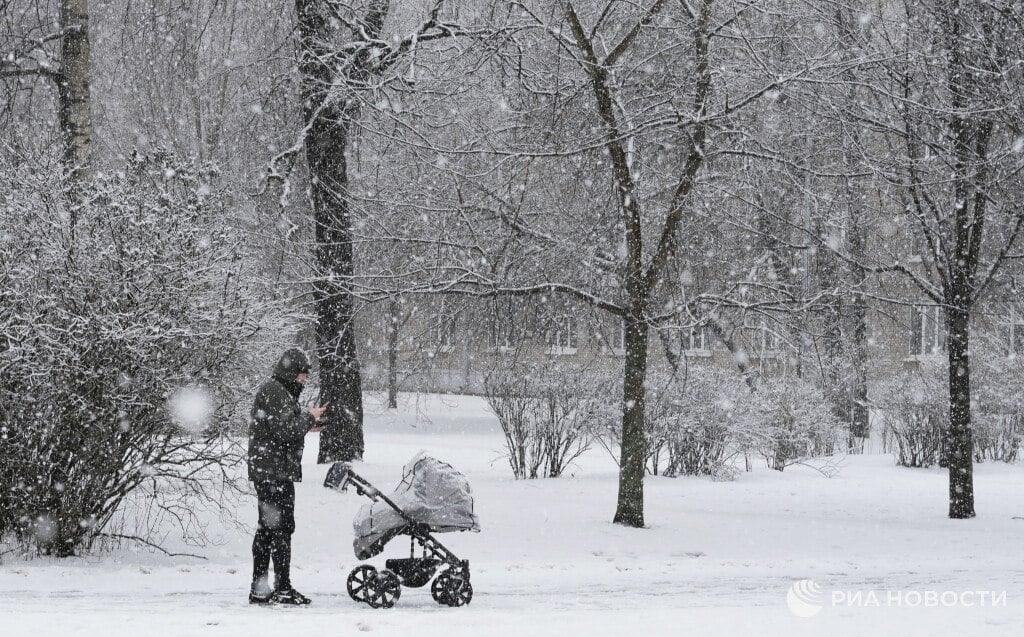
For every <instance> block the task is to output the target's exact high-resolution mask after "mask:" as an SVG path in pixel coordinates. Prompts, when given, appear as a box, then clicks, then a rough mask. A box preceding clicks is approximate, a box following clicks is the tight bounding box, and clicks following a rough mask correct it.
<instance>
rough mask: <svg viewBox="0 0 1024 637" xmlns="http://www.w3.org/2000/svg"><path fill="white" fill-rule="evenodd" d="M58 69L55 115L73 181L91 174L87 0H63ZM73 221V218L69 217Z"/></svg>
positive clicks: (86, 177) (68, 171)
mask: <svg viewBox="0 0 1024 637" xmlns="http://www.w3.org/2000/svg"><path fill="white" fill-rule="evenodd" d="M60 27H61V29H62V31H63V34H64V37H63V38H61V70H60V74H59V76H58V77H57V78H56V81H57V96H58V97H57V116H58V122H59V125H60V132H61V138H62V139H63V143H64V149H63V150H64V152H63V155H64V165H65V170H66V171H67V173H68V175H69V176H70V177H71V180H72V182H73V183H81V182H83V181H85V180H87V179H89V178H90V176H91V175H92V167H91V166H92V109H91V106H90V104H91V100H90V93H89V49H90V47H89V2H88V0H62V1H61V5H60ZM72 222H74V218H72Z"/></svg>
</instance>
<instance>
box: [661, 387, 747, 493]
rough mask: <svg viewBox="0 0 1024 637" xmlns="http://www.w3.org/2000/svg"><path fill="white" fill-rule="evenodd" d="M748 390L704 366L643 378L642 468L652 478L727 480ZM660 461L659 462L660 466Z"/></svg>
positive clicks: (740, 437) (738, 436)
mask: <svg viewBox="0 0 1024 637" xmlns="http://www.w3.org/2000/svg"><path fill="white" fill-rule="evenodd" d="M749 393H750V391H749V389H748V388H747V386H746V385H745V384H744V383H743V381H742V379H741V378H740V376H739V375H738V374H736V373H735V372H731V371H727V370H718V369H714V368H710V367H705V368H699V369H692V370H690V372H689V373H688V374H686V375H685V376H680V375H678V374H677V375H674V376H668V377H664V376H659V375H651V376H650V377H649V378H648V392H647V400H648V408H647V420H648V445H649V447H648V450H649V453H648V468H649V470H650V471H651V473H653V474H654V475H657V474H658V473H659V472H661V473H662V474H663V475H666V476H676V475H705V476H719V477H722V476H729V475H730V469H731V467H732V464H731V462H730V460H731V459H732V458H733V457H734V456H735V455H736V454H737V453H739V452H740V448H739V446H738V444H737V443H738V441H739V440H740V439H742V435H741V433H742V432H741V429H740V428H741V427H742V426H743V425H744V421H743V419H742V418H741V417H740V416H741V413H742V406H743V405H744V404H745V403H746V401H747V400H748V399H749ZM663 462H664V464H663Z"/></svg>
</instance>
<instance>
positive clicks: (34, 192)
mask: <svg viewBox="0 0 1024 637" xmlns="http://www.w3.org/2000/svg"><path fill="white" fill-rule="evenodd" d="M215 183H216V174H215V173H214V172H212V171H211V172H205V173H203V174H198V173H196V172H195V171H193V170H191V169H189V168H188V167H186V166H182V165H178V164H176V163H175V162H174V161H173V160H172V159H171V158H170V157H166V156H151V157H141V156H136V157H134V158H133V159H132V162H131V165H130V166H129V167H128V169H127V171H126V172H124V173H120V174H113V175H106V176H98V177H97V178H96V179H95V181H94V183H92V184H90V185H89V186H87V187H84V188H83V189H82V190H81V191H80V193H81V199H80V204H78V205H73V204H72V203H71V202H70V201H69V198H68V197H66V196H65V194H64V191H63V189H62V188H61V185H60V178H59V175H57V174H56V172H54V173H48V172H45V171H38V170H28V169H22V168H15V167H0V216H2V217H3V218H4V219H5V223H4V228H3V231H2V233H0V264H2V265H0V493H2V494H3V503H2V506H0V511H2V513H0V537H2V536H8V537H9V536H10V535H12V534H13V536H15V537H17V538H18V539H20V540H21V541H23V542H24V543H25V545H26V546H32V545H35V546H37V547H38V548H39V549H41V550H43V551H45V552H47V553H51V554H55V555H60V556H64V555H71V554H73V553H74V552H75V551H76V550H78V549H79V548H80V547H82V546H83V545H88V544H89V542H91V540H92V539H93V538H95V537H96V536H97V535H98V534H99V533H101V532H102V531H103V530H104V527H105V526H106V525H107V524H108V523H109V522H110V520H111V519H112V518H113V517H114V515H115V513H116V512H117V511H118V507H119V505H120V504H121V503H122V502H123V501H124V500H125V498H126V497H127V496H128V495H129V494H132V493H133V492H135V491H136V490H138V489H139V488H140V487H143V486H145V487H147V488H148V489H149V492H150V493H151V494H152V495H153V499H152V500H150V502H151V503H152V504H153V506H156V507H157V508H158V509H159V511H162V512H163V513H164V514H165V515H170V516H172V518H173V519H175V520H176V521H177V522H178V523H179V524H181V525H182V527H183V528H186V529H188V528H189V527H190V523H191V522H190V519H191V517H190V516H191V515H192V510H193V507H194V506H195V505H196V504H195V503H196V498H199V499H200V500H203V501H205V502H207V503H210V502H213V503H217V504H218V505H219V504H223V503H225V501H224V500H221V496H222V495H223V494H224V489H225V488H228V489H230V488H232V487H233V486H234V484H233V480H235V479H236V478H235V477H234V475H235V473H234V472H232V471H229V467H230V465H232V464H233V463H237V462H239V461H240V460H241V458H242V456H241V454H240V450H239V448H238V446H237V445H236V444H233V443H232V442H231V440H230V439H227V438H224V437H222V436H221V435H220V433H221V432H222V431H223V430H224V429H225V427H226V426H227V423H228V422H229V421H230V419H231V417H232V415H233V411H232V410H233V408H234V406H235V405H237V404H238V403H239V401H240V399H241V397H242V396H241V394H240V391H241V390H242V389H245V385H246V384H248V383H246V382H245V378H244V375H243V374H242V372H241V371H240V370H242V369H245V368H249V367H251V364H250V363H249V362H248V361H245V360H244V358H245V352H246V348H247V347H248V344H247V341H250V340H252V336H253V335H254V334H255V333H256V332H257V331H258V329H259V327H260V323H259V322H258V321H257V319H256V318H255V317H256V316H257V315H261V314H262V313H258V312H254V311H253V310H254V309H255V308H253V307H252V306H251V303H250V300H249V299H248V298H247V297H246V296H245V295H246V292H245V289H244V286H243V281H242V280H241V274H242V273H241V266H240V264H241V263H242V262H243V259H241V255H240V254H239V249H240V248H239V242H238V241H237V238H236V237H233V236H232V234H231V233H232V229H231V228H230V226H229V215H228V212H229V211H228V209H227V205H228V200H227V198H226V197H225V196H222V195H219V194H218V193H217V191H216V185H215ZM183 387H189V388H191V389H188V390H187V392H186V393H187V394H188V395H190V396H191V397H192V399H191V400H185V401H184V402H183V401H182V400H181V399H180V398H181V397H180V396H178V398H179V400H177V401H176V402H173V403H171V404H170V405H169V402H168V401H169V399H170V398H171V397H172V396H174V395H175V392H176V391H178V390H180V389H181V388H183ZM199 396H202V397H204V398H203V399H202V400H203V401H204V404H202V405H195V404H194V403H195V402H196V400H198V398H197V397H199ZM190 405H191V406H190ZM176 416H177V417H176ZM159 511H158V513H159ZM190 533H192V534H193V537H194V529H190Z"/></svg>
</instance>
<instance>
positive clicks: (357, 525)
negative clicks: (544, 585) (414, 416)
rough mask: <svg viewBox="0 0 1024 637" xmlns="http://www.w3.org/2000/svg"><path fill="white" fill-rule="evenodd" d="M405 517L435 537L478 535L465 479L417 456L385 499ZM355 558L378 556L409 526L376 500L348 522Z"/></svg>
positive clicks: (445, 466)
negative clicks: (352, 531)
mask: <svg viewBox="0 0 1024 637" xmlns="http://www.w3.org/2000/svg"><path fill="white" fill-rule="evenodd" d="M388 497H390V499H391V500H392V501H393V502H394V503H395V504H396V505H397V506H398V508H400V509H402V511H404V512H405V514H406V515H407V516H409V517H410V518H412V519H413V520H415V521H416V522H419V523H422V524H424V525H426V526H427V527H429V529H430V530H431V531H433V532H436V533H446V532H449V531H479V530H480V521H479V520H478V519H477V517H476V514H475V513H474V512H473V490H472V489H471V488H470V486H469V482H468V481H467V480H466V476H464V475H462V474H461V473H459V472H458V471H456V470H455V468H454V467H452V466H451V465H450V464H448V463H446V462H441V461H440V460H438V459H436V458H433V457H431V456H428V455H427V454H426V453H425V452H422V451H421V452H420V453H418V454H416V456H414V457H413V459H412V460H410V461H409V462H408V463H406V465H405V468H404V469H402V481H401V482H400V483H399V484H398V486H397V487H396V488H395V491H394V492H393V493H392V494H391V495H390V496H388ZM352 526H353V528H354V529H355V540H354V541H353V543H352V544H353V548H354V549H355V554H356V557H357V558H359V559H361V560H365V559H369V558H371V557H373V556H374V555H377V554H379V553H380V552H381V551H383V550H384V546H385V545H386V544H387V543H388V542H389V541H390V540H391V539H392V538H393V537H395V536H396V535H401V534H402V533H404V532H405V531H406V530H407V529H408V528H409V522H408V521H406V520H405V519H403V518H402V516H401V515H399V514H398V512H397V511H395V510H394V509H392V508H391V507H390V506H389V505H388V503H387V502H384V501H383V500H378V501H376V502H374V503H372V504H366V505H363V507H362V508H361V509H359V513H358V514H356V517H355V520H353V522H352Z"/></svg>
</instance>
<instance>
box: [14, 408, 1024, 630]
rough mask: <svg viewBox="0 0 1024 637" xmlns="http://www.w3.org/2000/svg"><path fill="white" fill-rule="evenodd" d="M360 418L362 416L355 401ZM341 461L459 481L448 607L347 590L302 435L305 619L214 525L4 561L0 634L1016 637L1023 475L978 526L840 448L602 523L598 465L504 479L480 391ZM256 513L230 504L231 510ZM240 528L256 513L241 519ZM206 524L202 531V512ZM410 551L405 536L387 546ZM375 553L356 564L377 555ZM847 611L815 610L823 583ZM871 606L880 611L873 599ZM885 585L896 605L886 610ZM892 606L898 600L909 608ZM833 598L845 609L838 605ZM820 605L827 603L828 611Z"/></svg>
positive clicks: (298, 548) (340, 531) (606, 470)
mask: <svg viewBox="0 0 1024 637" xmlns="http://www.w3.org/2000/svg"><path fill="white" fill-rule="evenodd" d="M371 411H373V410H371ZM367 440H368V453H367V459H366V462H365V463H363V464H362V466H360V467H359V471H360V472H361V473H362V474H363V475H364V476H365V477H366V478H368V479H370V480H371V481H372V482H374V483H375V484H378V485H379V486H383V487H385V488H390V487H391V486H392V485H393V484H394V483H395V482H397V480H398V477H399V473H400V467H401V465H402V464H403V463H404V462H405V461H406V460H407V459H408V458H410V457H411V456H412V455H413V454H414V453H415V452H417V451H419V450H420V449H427V450H428V451H430V452H432V453H433V454H435V455H437V456H438V457H441V458H442V459H444V460H447V461H449V462H451V463H452V464H454V465H455V466H456V467H458V468H459V469H460V470H462V471H464V472H465V473H466V474H467V476H468V477H469V479H470V481H471V483H472V485H473V487H474V490H475V492H476V499H477V510H478V513H479V515H480V519H481V522H482V525H483V532H482V533H479V534H449V535H443V536H440V539H441V540H442V541H443V542H445V543H446V544H447V545H448V546H449V547H450V548H451V549H452V550H454V551H455V552H456V553H457V554H459V555H460V556H461V557H465V558H468V559H469V560H470V561H471V565H472V570H473V584H474V588H475V596H474V599H473V603H472V604H471V605H470V606H468V607H465V608H460V609H449V608H442V607H439V606H438V605H436V604H435V603H434V602H433V600H431V598H430V594H429V592H428V591H427V590H425V589H405V590H403V595H402V598H401V599H400V600H399V602H398V605H397V606H396V607H395V608H393V609H390V610H373V609H370V608H368V607H365V606H360V605H356V604H355V603H353V602H352V601H351V600H349V599H348V597H347V595H345V593H344V581H345V577H346V575H347V573H348V571H349V570H350V569H351V568H352V567H353V566H354V565H355V564H356V563H357V561H356V560H355V559H354V557H353V555H352V551H351V519H352V516H353V515H354V513H355V511H356V510H357V509H358V508H359V506H361V505H362V504H363V503H364V502H365V500H364V499H362V498H359V497H358V496H356V495H355V494H354V493H349V494H338V493H334V492H332V491H328V490H326V489H323V488H322V487H321V486H320V484H321V482H322V479H323V475H324V473H325V471H326V467H319V466H317V465H315V464H314V463H313V460H314V454H315V448H316V447H315V440H314V439H313V438H312V437H311V438H310V440H309V441H308V442H307V454H308V455H307V461H308V462H307V463H306V466H305V469H304V470H305V472H306V476H305V481H304V482H303V483H301V484H300V485H298V489H297V492H298V513H297V517H298V530H297V532H296V536H295V546H294V562H295V567H294V573H293V580H294V581H295V583H296V586H297V587H298V588H299V589H300V590H302V591H303V592H305V593H307V594H309V595H310V596H311V597H313V598H314V604H313V606H311V607H309V608H304V609H284V608H273V609H266V608H254V607H250V606H248V604H247V603H246V601H245V594H246V589H247V584H248V578H249V568H250V565H249V549H248V543H249V538H248V537H247V536H246V535H244V534H242V533H238V532H237V531H235V530H233V529H230V528H223V529H217V528H216V526H214V527H211V528H212V529H213V530H214V533H213V534H214V535H215V536H218V537H219V538H220V542H219V544H218V545H217V546H215V547H211V548H207V549H202V550H201V552H203V553H204V554H205V555H207V556H208V558H209V559H208V560H207V561H202V560H196V559H192V558H167V557H163V556H161V555H158V554H153V553H151V552H148V551H145V550H138V551H136V550H130V549H124V550H122V551H119V552H117V553H115V554H113V555H109V554H108V555H101V556H98V557H92V558H80V559H74V560H64V561H50V560H43V559H37V560H31V561H11V560H8V561H6V562H5V563H3V565H2V566H0V634H4V635H6V634H10V635H31V636H33V637H35V636H42V635H122V634H124V635H128V634H131V635H138V634H146V635H247V636H256V635H290V634H295V635H299V634H351V633H353V632H360V631H365V632H371V633H376V634H381V635H399V634H417V635H444V636H445V637H454V636H456V635H474V636H479V635H582V634H588V635H613V634H614V635H629V634H634V633H636V634H639V633H643V634H645V635H652V636H658V635H687V634H701V633H705V634H758V635H775V634H787V635H792V634H796V635H802V634H807V635H823V634H825V635H830V636H834V635H864V634H870V633H876V634H879V635H892V634H898V635H946V634H950V635H952V634H959V635H972V636H973V635H982V634H1006V635H1019V634H1021V632H1022V631H1024V546H1022V542H1021V539H1022V537H1024V520H1016V519H1014V516H1018V515H1024V489H1022V486H1024V469H1022V468H1021V467H1012V466H995V465H981V466H979V467H978V476H977V487H978V488H977V491H978V510H979V514H980V515H979V517H978V518H977V519H975V520H970V521H959V522H954V521H951V520H948V519H946V518H945V517H944V511H945V504H944V489H945V476H944V475H943V473H942V472H941V471H940V470H935V471H932V470H914V471H911V470H905V469H899V468H897V467H894V466H893V464H892V461H891V459H890V458H889V457H887V456H865V457H857V458H849V459H847V460H846V461H845V463H844V467H843V469H842V472H841V473H840V474H839V475H838V476H837V477H835V478H831V479H826V478H824V477H822V476H820V475H819V474H817V473H815V472H813V471H810V470H807V469H802V468H799V467H794V468H791V469H788V470H787V471H786V472H785V473H784V474H778V473H776V472H771V471H767V470H764V469H761V468H758V470H756V471H754V472H753V473H749V474H743V475H741V476H740V477H739V478H738V479H737V480H736V481H734V482H712V481H709V480H701V479H675V480H673V479H665V478H650V479H649V480H648V482H647V518H648V522H649V525H650V526H649V528H647V529H642V530H634V529H625V528H622V527H618V526H615V525H612V524H610V522H609V519H610V517H611V514H612V511H613V507H614V497H615V485H616V481H615V466H614V463H612V462H611V460H610V458H609V457H608V456H607V454H605V453H604V452H602V451H594V452H593V453H591V454H588V455H587V456H586V457H585V458H583V459H581V461H580V462H579V463H578V466H576V467H574V469H573V472H572V473H573V475H570V476H566V477H564V478H562V479H559V480H541V481H525V482H516V481H514V480H511V478H510V472H509V471H508V469H507V467H506V466H505V465H504V463H503V461H502V460H501V459H500V457H499V456H500V448H501V439H500V435H499V434H497V432H496V426H495V423H494V422H493V418H491V417H490V416H489V415H487V414H486V412H485V410H484V409H483V408H482V402H481V401H480V400H479V399H473V398H462V399H444V400H441V399H436V398H435V399H432V400H428V401H423V402H421V403H419V404H418V405H415V404H410V405H406V406H405V408H403V409H402V410H400V411H399V412H398V413H394V412H391V413H387V412H383V411H382V410H376V413H371V415H370V417H369V420H368V427H367ZM249 509H254V507H253V506H248V505H244V506H243V508H242V511H244V512H248V511H249ZM251 517H255V514H254V512H253V514H252V516H251ZM211 524H213V525H216V521H215V520H211ZM405 550H407V545H406V544H405V542H404V541H403V540H402V539H399V540H396V541H395V542H393V543H392V544H391V545H390V546H389V551H388V552H387V556H391V555H401V554H402V553H403V552H404V551H405ZM384 557H385V556H381V557H380V558H377V559H375V560H373V562H375V563H377V564H378V565H380V564H382V562H383V559H384ZM802 579H810V580H813V581H814V582H815V583H816V585H817V586H819V587H820V589H821V591H822V593H821V596H820V597H819V598H816V601H818V602H819V603H820V605H821V606H823V608H821V610H820V612H818V613H817V614H816V615H815V616H813V617H809V618H805V617H797V616H796V615H795V614H794V613H793V612H791V610H790V608H789V606H788V605H787V591H788V590H789V588H790V586H791V585H793V583H794V582H796V581H798V580H802ZM834 591H835V592H839V593H842V594H844V595H846V593H844V592H849V593H850V594H852V593H855V592H858V591H859V592H860V593H861V596H862V597H861V603H857V604H853V605H849V606H847V605H845V604H842V603H840V604H839V605H832V595H833V594H834V593H833V592H834ZM928 591H934V592H936V593H940V592H947V591H953V592H963V591H994V592H997V593H1002V592H1005V605H999V606H997V607H992V606H990V605H981V604H980V603H978V602H979V601H984V600H979V599H978V598H977V597H975V602H976V603H975V605H974V606H970V607H965V606H962V605H957V606H954V607H943V606H941V605H940V606H927V605H926V603H925V602H924V600H922V601H921V603H919V604H913V603H912V602H913V601H914V599H915V598H914V597H913V595H914V594H916V593H921V594H925V593H926V592H928ZM871 595H874V596H875V598H876V599H877V600H878V602H879V606H873V605H870V602H871ZM892 595H900V596H901V597H900V599H901V601H902V602H903V603H902V605H900V606H891V605H888V602H889V599H888V597H889V596H892ZM907 595H909V596H907ZM845 599H849V596H848V595H847V597H846V598H845ZM837 601H838V600H837Z"/></svg>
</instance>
